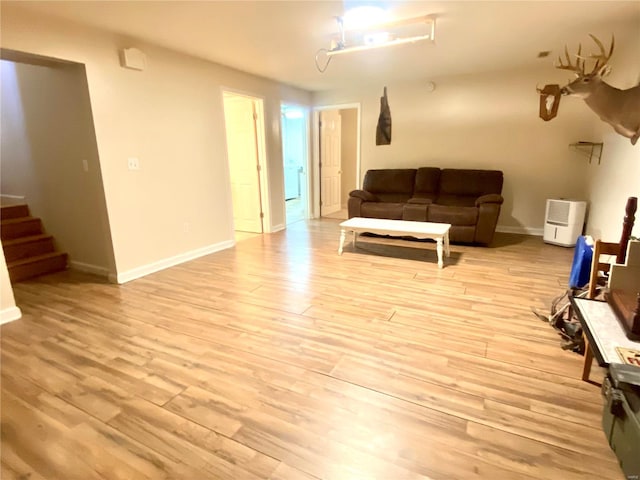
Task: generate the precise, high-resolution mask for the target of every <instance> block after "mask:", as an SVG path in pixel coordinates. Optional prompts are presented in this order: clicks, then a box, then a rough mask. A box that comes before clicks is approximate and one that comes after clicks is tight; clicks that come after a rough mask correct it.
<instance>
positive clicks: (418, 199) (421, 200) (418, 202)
mask: <svg viewBox="0 0 640 480" xmlns="http://www.w3.org/2000/svg"><path fill="white" fill-rule="evenodd" d="M407 203H413V204H415V205H431V204H432V203H433V200H431V199H430V198H421V197H411V198H410V199H409V200H407Z"/></svg>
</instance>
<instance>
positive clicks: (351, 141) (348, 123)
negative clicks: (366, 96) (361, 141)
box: [340, 108, 358, 208]
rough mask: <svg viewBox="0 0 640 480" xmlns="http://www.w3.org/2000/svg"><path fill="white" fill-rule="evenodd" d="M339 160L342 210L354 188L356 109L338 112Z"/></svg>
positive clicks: (345, 206)
mask: <svg viewBox="0 0 640 480" xmlns="http://www.w3.org/2000/svg"><path fill="white" fill-rule="evenodd" d="M340 118H341V123H340V125H341V135H340V143H341V145H340V147H341V148H340V149H341V152H340V155H341V157H340V160H341V163H342V178H341V187H342V192H341V197H340V202H341V203H342V208H347V203H348V201H349V192H350V191H351V190H354V189H355V188H356V183H357V182H356V177H357V172H356V164H357V155H358V151H357V140H358V109H357V108H345V109H342V110H340Z"/></svg>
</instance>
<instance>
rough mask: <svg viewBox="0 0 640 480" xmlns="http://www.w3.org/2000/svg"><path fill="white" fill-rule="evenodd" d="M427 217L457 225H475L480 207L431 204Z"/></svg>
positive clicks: (433, 220) (434, 220)
mask: <svg viewBox="0 0 640 480" xmlns="http://www.w3.org/2000/svg"><path fill="white" fill-rule="evenodd" d="M427 218H428V219H429V221H430V222H437V223H450V224H451V225H456V226H462V225H467V226H475V224H476V223H477V222H478V208H477V207H450V206H446V205H437V204H432V205H429V211H428V213H427Z"/></svg>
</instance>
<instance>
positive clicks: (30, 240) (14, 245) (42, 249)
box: [2, 233, 55, 262]
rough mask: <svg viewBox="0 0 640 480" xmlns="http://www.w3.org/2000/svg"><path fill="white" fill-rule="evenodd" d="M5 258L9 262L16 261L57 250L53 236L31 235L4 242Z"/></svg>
mask: <svg viewBox="0 0 640 480" xmlns="http://www.w3.org/2000/svg"><path fill="white" fill-rule="evenodd" d="M2 247H3V248H4V258H5V259H6V261H7V262H15V261H16V260H21V259H23V258H27V257H36V256H38V255H44V254H45V253H51V252H53V251H54V250H55V248H54V245H53V237H52V236H51V235H47V234H44V233H43V234H40V235H31V236H29V237H20V238H15V239H13V240H5V241H4V242H2Z"/></svg>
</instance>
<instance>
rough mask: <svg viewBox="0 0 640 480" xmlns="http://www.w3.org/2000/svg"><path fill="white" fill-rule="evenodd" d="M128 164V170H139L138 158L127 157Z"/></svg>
mask: <svg viewBox="0 0 640 480" xmlns="http://www.w3.org/2000/svg"><path fill="white" fill-rule="evenodd" d="M128 165H129V170H140V160H138V159H137V158H136V157H129V160H128Z"/></svg>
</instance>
